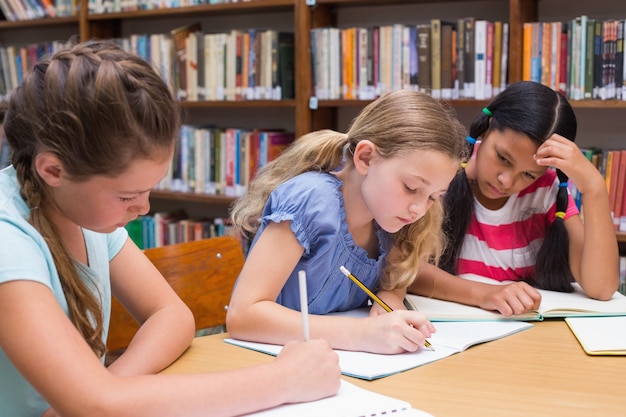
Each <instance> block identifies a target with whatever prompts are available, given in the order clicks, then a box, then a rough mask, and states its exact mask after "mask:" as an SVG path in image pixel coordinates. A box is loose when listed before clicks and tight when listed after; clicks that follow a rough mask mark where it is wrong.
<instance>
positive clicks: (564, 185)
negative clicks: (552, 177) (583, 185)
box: [559, 181, 567, 188]
mask: <svg viewBox="0 0 626 417" xmlns="http://www.w3.org/2000/svg"><path fill="white" fill-rule="evenodd" d="M565 187H567V181H565V182H560V183H559V188H565Z"/></svg>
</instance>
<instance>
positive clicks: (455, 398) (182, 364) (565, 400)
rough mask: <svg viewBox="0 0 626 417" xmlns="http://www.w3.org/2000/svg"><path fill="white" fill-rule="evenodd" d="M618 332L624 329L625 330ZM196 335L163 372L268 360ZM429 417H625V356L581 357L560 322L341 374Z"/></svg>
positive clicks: (222, 367) (217, 338)
mask: <svg viewBox="0 0 626 417" xmlns="http://www.w3.org/2000/svg"><path fill="white" fill-rule="evenodd" d="M623 331H626V329H624V330H623ZM225 337H228V335H227V334H220V335H213V336H206V337H199V338H196V339H195V340H194V341H193V344H192V345H191V347H190V348H189V349H188V350H187V351H186V352H185V353H184V354H183V355H182V356H181V358H179V359H178V360H177V361H176V362H175V363H173V364H172V365H171V366H170V367H169V368H168V369H166V370H165V371H163V372H166V373H192V372H202V371H218V370H226V369H233V368H238V367H242V366H248V365H254V364H259V363H263V362H268V361H271V360H273V357H272V356H269V355H265V354H263V353H259V352H255V351H251V350H248V349H244V348H241V347H237V346H233V345H230V344H227V343H224V342H223V339H224V338H225ZM344 378H346V379H347V380H349V381H351V382H353V383H355V384H356V385H359V386H361V387H363V388H366V389H369V390H372V391H377V392H380V393H382V394H386V395H389V396H393V397H396V398H400V399H403V400H406V401H408V402H410V403H411V404H412V405H413V407H415V408H418V409H421V410H424V411H427V412H429V413H431V414H433V415H434V416H435V417H472V416H479V417H488V416H494V417H508V416H519V417H530V416H532V417H538V416H550V417H553V416H567V417H576V416H581V417H583V416H584V417H603V416H607V417H608V416H610V417H616V416H626V356H612V357H610V356H587V355H586V354H585V353H584V352H583V350H582V348H581V347H580V345H579V344H578V342H577V340H576V339H575V338H574V336H573V335H572V333H571V332H570V330H569V328H568V327H567V325H566V324H565V322H563V321H560V320H559V321H545V322H540V323H535V325H534V326H533V328H531V329H528V330H525V331H523V332H520V333H516V334H514V335H512V336H508V337H505V338H503V339H500V340H496V341H493V342H489V343H485V344H482V345H478V346H473V347H471V348H469V349H468V350H466V351H464V352H462V353H459V354H455V355H452V356H450V357H447V358H445V359H442V360H439V361H437V362H433V363H430V364H427V365H424V366H421V367H418V368H415V369H412V370H409V371H406V372H402V373H399V374H395V375H392V376H389V377H386V378H382V379H378V380H375V381H364V380H360V379H355V378H349V377H344Z"/></svg>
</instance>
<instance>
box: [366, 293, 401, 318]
mask: <svg viewBox="0 0 626 417" xmlns="http://www.w3.org/2000/svg"><path fill="white" fill-rule="evenodd" d="M376 295H377V296H378V298H380V299H381V300H383V301H384V302H385V304H387V305H388V306H389V307H391V309H392V310H406V307H405V306H404V295H406V292H405V291H401V292H398V291H388V290H381V291H379V292H378V294H376ZM387 313H388V312H387V310H385V309H384V308H383V307H382V306H381V305H380V304H378V303H377V302H375V301H373V302H372V308H371V309H370V316H378V315H380V314H387Z"/></svg>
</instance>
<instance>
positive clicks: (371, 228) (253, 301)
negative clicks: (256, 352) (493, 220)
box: [227, 90, 465, 353]
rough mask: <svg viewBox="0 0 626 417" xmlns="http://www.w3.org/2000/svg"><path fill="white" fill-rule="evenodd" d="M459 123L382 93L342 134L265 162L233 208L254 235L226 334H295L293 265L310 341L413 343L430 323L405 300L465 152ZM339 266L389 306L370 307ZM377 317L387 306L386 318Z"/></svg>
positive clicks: (430, 249)
mask: <svg viewBox="0 0 626 417" xmlns="http://www.w3.org/2000/svg"><path fill="white" fill-rule="evenodd" d="M464 140H465V130H464V128H463V127H462V125H461V124H460V123H459V122H458V121H457V120H456V118H455V116H454V114H453V113H452V112H451V111H450V110H449V109H446V108H444V107H443V106H442V105H441V104H440V103H439V102H438V101H436V100H434V99H433V98H431V97H430V96H428V95H426V94H422V93H418V92H415V91H410V90H400V91H395V92H392V93H388V94H386V95H384V96H382V97H380V98H379V99H377V100H375V101H374V102H372V103H371V104H369V105H368V106H367V107H365V108H364V109H363V111H362V112H361V113H360V114H359V115H358V116H357V117H356V118H355V120H354V121H353V123H352V126H351V128H350V130H349V131H348V133H346V134H344V133H339V132H335V131H331V130H322V131H317V132H313V133H309V134H307V135H304V136H303V137H302V138H300V139H298V140H296V142H295V143H294V144H293V145H292V146H291V147H290V148H289V149H287V150H286V151H285V152H284V153H283V154H282V155H281V156H279V157H278V158H277V159H276V160H274V161H273V162H272V163H270V164H268V165H267V166H266V167H265V168H264V169H262V170H261V171H260V172H259V173H258V175H257V177H256V178H255V180H254V181H253V182H252V184H250V186H249V189H248V192H247V194H246V195H244V196H243V197H242V198H241V199H239V200H238V201H237V203H236V204H235V206H234V207H233V210H232V213H231V214H232V219H233V222H234V223H235V224H236V225H238V226H240V227H241V228H242V229H243V230H244V231H246V232H247V233H249V234H250V235H252V234H254V240H253V242H252V245H251V248H250V251H249V254H248V257H247V259H246V262H245V265H244V267H243V270H242V272H241V274H240V276H239V279H238V281H237V285H236V287H235V290H234V292H233V296H232V300H231V303H230V305H229V310H228V316H227V327H228V330H229V333H230V334H231V336H233V337H236V338H239V339H246V340H254V341H259V342H266V343H276V344H283V343H285V342H287V341H289V340H292V339H296V338H299V337H301V334H302V329H301V317H300V314H299V313H298V310H299V309H300V299H299V291H298V288H299V287H298V278H297V276H298V271H301V270H303V271H305V272H306V276H307V290H308V291H307V293H308V311H309V312H310V313H311V317H310V332H311V336H312V337H318V338H324V339H327V340H328V341H329V342H330V344H331V346H333V347H334V348H337V349H344V350H360V351H368V352H377V353H399V352H404V351H415V350H417V349H419V348H420V347H422V346H423V345H424V342H425V338H426V337H429V336H430V335H431V333H432V332H433V331H434V327H433V326H432V324H430V323H429V322H428V321H427V320H426V317H425V316H424V315H422V314H421V313H419V312H416V311H406V310H405V309H404V307H403V298H404V295H405V294H406V288H407V286H408V285H409V284H410V283H411V282H412V280H413V278H414V277H415V276H416V274H417V269H418V265H419V263H420V261H422V260H428V259H433V258H437V257H438V255H439V250H440V248H441V221H442V208H441V202H440V198H441V196H442V195H443V194H444V193H445V191H446V189H447V187H448V183H449V182H450V181H451V180H452V178H453V177H454V175H455V174H456V172H457V170H458V168H459V166H460V160H461V158H462V156H463V149H464ZM341 266H345V267H346V268H347V269H348V270H349V271H351V272H352V273H353V274H354V275H355V276H356V277H358V278H359V279H360V280H361V281H362V282H363V283H364V284H365V285H366V286H367V287H369V288H370V289H372V290H373V291H375V292H376V293H377V295H378V296H379V297H381V298H382V299H383V301H385V302H386V303H387V304H388V305H389V306H390V307H391V308H392V309H394V310H395V311H393V312H392V313H389V314H387V313H386V311H385V310H383V309H382V308H381V307H379V306H378V305H374V306H373V307H372V309H371V314H370V316H369V317H368V318H365V319H354V318H349V317H335V316H329V315H327V314H328V313H333V312H341V311H348V310H352V309H356V308H360V307H366V306H367V305H368V296H367V294H365V292H363V291H362V290H361V289H360V288H359V287H358V286H357V285H355V284H354V283H353V282H352V281H351V280H349V279H348V278H346V276H345V275H344V274H343V273H342V272H341V270H340V267H341ZM382 313H384V314H382Z"/></svg>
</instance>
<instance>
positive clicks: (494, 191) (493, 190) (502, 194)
mask: <svg viewBox="0 0 626 417" xmlns="http://www.w3.org/2000/svg"><path fill="white" fill-rule="evenodd" d="M487 187H488V188H489V191H490V192H491V193H492V194H494V195H496V196H497V197H506V196H507V195H508V193H506V192H504V191H500V190H499V189H497V188H496V187H494V186H493V185H491V184H487Z"/></svg>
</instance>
